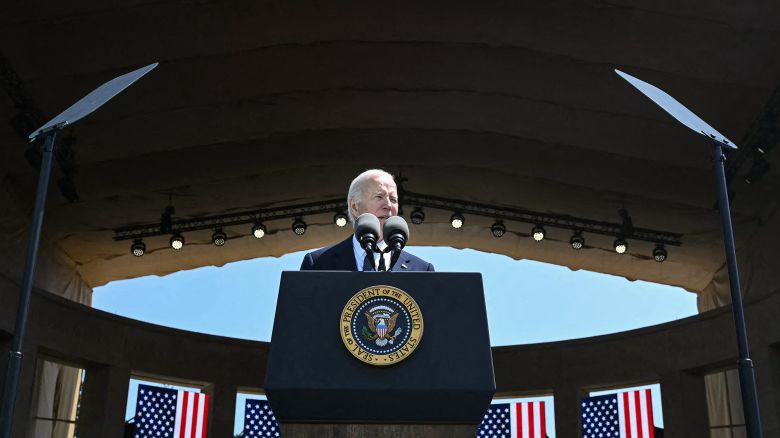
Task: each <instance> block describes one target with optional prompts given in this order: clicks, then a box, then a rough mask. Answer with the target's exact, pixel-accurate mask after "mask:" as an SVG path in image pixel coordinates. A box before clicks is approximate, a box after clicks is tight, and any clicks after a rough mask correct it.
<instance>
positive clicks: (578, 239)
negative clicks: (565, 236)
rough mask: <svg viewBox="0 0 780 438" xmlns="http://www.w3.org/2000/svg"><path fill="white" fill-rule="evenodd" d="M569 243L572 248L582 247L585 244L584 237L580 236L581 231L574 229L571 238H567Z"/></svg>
mask: <svg viewBox="0 0 780 438" xmlns="http://www.w3.org/2000/svg"><path fill="white" fill-rule="evenodd" d="M569 243H570V244H571V247H572V248H573V249H582V247H583V246H585V238H584V237H582V232H580V231H575V232H574V234H573V235H572V236H571V239H569Z"/></svg>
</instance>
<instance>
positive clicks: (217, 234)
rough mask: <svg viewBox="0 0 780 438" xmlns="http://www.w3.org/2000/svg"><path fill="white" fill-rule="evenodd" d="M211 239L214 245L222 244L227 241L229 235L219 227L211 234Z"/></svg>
mask: <svg viewBox="0 0 780 438" xmlns="http://www.w3.org/2000/svg"><path fill="white" fill-rule="evenodd" d="M211 241H212V242H213V243H214V245H217V246H222V245H224V244H225V242H226V241H227V235H226V234H225V232H224V231H222V228H217V229H216V230H214V234H212V235H211Z"/></svg>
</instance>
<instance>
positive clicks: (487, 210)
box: [114, 191, 683, 246]
mask: <svg viewBox="0 0 780 438" xmlns="http://www.w3.org/2000/svg"><path fill="white" fill-rule="evenodd" d="M400 200H401V203H402V204H403V205H407V206H413V207H421V208H433V209H437V210H444V211H449V212H458V213H460V214H462V215H473V216H484V217H489V218H491V219H494V220H496V219H500V220H505V221H513V222H522V223H527V224H531V225H541V226H543V227H545V228H548V229H549V228H560V229H565V230H572V231H579V232H581V233H591V234H601V235H605V236H623V237H625V238H626V239H631V240H637V241H645V242H652V243H656V244H664V245H671V246H680V245H682V236H683V235H682V234H678V233H672V232H667V231H659V230H652V229H649V228H639V227H632V230H631V231H632V232H631V233H630V235H625V234H624V233H625V232H626V230H625V227H624V224H623V223H622V222H620V223H619V222H606V221H598V220H592V219H587V218H580V217H575V216H571V215H565V214H556V213H542V212H536V211H532V210H525V209H520V208H514V207H507V206H497V205H488V204H482V203H477V202H470V201H461V200H457V199H450V198H444V197H439V196H431V195H424V194H419V193H412V192H407V191H402V192H401V193H400ZM346 208H347V205H346V202H345V201H343V200H327V201H319V202H311V203H306V204H296V205H287V206H282V207H271V208H264V209H261V210H252V211H244V212H238V213H232V214H224V215H217V216H203V217H200V218H193V219H177V220H173V221H171V228H170V230H175V231H178V232H179V233H185V232H189V231H198V230H211V229H214V228H216V227H223V228H224V227H229V226H235V225H245V224H255V223H257V222H258V221H263V222H268V221H272V220H276V219H292V218H299V217H304V216H313V215H317V214H323V213H334V212H339V211H346ZM170 230H163V228H162V227H161V224H159V223H152V224H144V225H131V226H127V227H122V228H119V229H117V230H115V235H114V240H115V241H121V240H132V239H140V238H144V237H152V236H163V235H169V234H170V232H171V231H170Z"/></svg>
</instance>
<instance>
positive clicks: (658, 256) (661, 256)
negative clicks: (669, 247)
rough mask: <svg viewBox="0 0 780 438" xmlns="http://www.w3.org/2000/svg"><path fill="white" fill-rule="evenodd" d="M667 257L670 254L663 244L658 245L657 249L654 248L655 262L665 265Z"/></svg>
mask: <svg viewBox="0 0 780 438" xmlns="http://www.w3.org/2000/svg"><path fill="white" fill-rule="evenodd" d="M667 256H668V254H667V253H666V249H665V248H664V245H663V244H662V243H659V244H657V245H656V246H655V248H653V260H655V261H657V262H658V263H663V262H664V260H666V257H667Z"/></svg>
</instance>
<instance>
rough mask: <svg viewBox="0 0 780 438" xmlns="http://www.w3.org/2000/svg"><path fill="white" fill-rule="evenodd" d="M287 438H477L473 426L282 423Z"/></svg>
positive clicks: (283, 432)
mask: <svg viewBox="0 0 780 438" xmlns="http://www.w3.org/2000/svg"><path fill="white" fill-rule="evenodd" d="M280 426H281V429H282V436H283V437H284V438H311V437H317V438H365V437H371V438H391V437H392V438H398V437H404V438H423V437H425V438H474V437H475V436H477V425H470V424H348V423H338V424H334V423H280Z"/></svg>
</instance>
